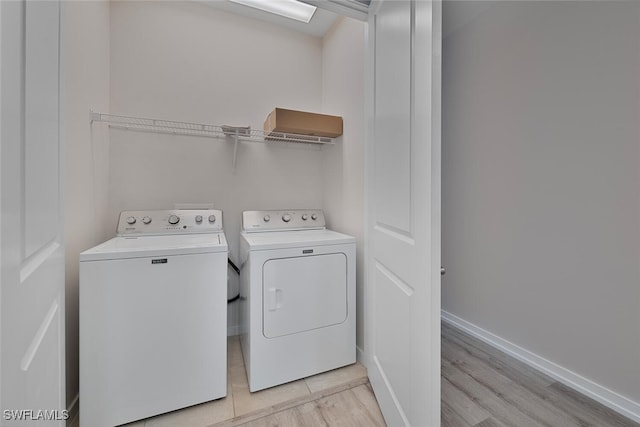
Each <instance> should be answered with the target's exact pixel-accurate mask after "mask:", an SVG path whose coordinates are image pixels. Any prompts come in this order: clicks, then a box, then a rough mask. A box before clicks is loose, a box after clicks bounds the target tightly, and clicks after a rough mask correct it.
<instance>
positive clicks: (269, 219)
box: [262, 215, 271, 222]
mask: <svg viewBox="0 0 640 427" xmlns="http://www.w3.org/2000/svg"><path fill="white" fill-rule="evenodd" d="M262 219H263V220H264V222H269V221H271V217H270V216H269V215H265V216H264V218H262Z"/></svg>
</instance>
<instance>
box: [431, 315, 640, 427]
mask: <svg viewBox="0 0 640 427" xmlns="http://www.w3.org/2000/svg"><path fill="white" fill-rule="evenodd" d="M442 425H443V426H450V427H469V426H476V427H494V426H515V427H529V426H552V427H572V426H577V427H587V426H594V427H609V426H612V427H613V426H615V427H632V426H633V427H640V424H638V423H634V422H633V421H631V420H629V419H627V418H625V417H623V416H622V415H620V414H618V413H616V412H614V411H612V410H610V409H609V408H607V407H605V406H603V405H601V404H600V403H598V402H596V401H594V400H592V399H590V398H588V397H586V396H584V395H582V394H580V393H578V392H576V391H574V390H572V389H570V388H569V387H567V386H565V385H563V384H561V383H559V382H557V381H555V380H553V379H552V378H550V377H548V376H546V375H544V374H542V373H540V372H538V371H536V370H534V369H532V368H530V367H529V366H527V365H525V364H523V363H521V362H519V361H517V360H515V359H514V358H512V357H510V356H507V355H506V354H504V353H502V352H500V351H498V350H496V349H495V348H493V347H491V346H489V345H487V344H485V343H483V342H481V341H478V340H477V339H475V338H472V337H471V336H469V335H467V334H465V333H464V332H462V331H460V330H458V329H456V328H453V327H452V326H450V325H448V324H446V323H444V322H443V324H442Z"/></svg>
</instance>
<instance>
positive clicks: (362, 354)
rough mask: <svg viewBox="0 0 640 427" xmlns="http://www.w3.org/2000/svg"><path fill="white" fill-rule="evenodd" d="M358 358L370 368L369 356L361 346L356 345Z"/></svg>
mask: <svg viewBox="0 0 640 427" xmlns="http://www.w3.org/2000/svg"><path fill="white" fill-rule="evenodd" d="M356 360H357V361H358V362H360V364H362V365H363V366H364V367H365V368H367V369H369V357H368V356H367V354H366V353H365V352H364V350H362V349H361V348H360V347H358V346H356Z"/></svg>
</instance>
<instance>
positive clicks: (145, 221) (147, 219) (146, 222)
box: [142, 216, 151, 224]
mask: <svg viewBox="0 0 640 427" xmlns="http://www.w3.org/2000/svg"><path fill="white" fill-rule="evenodd" d="M142 222H144V223H145V224H151V217H150V216H145V217H143V218H142Z"/></svg>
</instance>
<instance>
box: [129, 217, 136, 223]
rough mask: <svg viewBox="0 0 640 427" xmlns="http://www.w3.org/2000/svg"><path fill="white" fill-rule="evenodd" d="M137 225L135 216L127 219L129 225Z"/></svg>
mask: <svg viewBox="0 0 640 427" xmlns="http://www.w3.org/2000/svg"><path fill="white" fill-rule="evenodd" d="M135 223H136V218H135V217H133V216H130V217H128V218H127V224H135Z"/></svg>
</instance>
